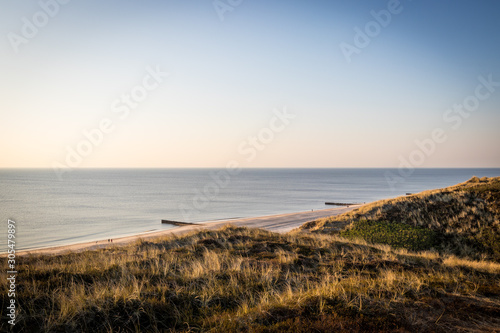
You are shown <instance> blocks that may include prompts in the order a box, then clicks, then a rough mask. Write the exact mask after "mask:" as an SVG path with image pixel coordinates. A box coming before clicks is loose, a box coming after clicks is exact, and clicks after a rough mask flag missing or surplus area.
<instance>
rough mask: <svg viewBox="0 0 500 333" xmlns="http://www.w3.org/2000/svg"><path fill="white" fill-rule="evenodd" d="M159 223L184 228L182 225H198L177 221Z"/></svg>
mask: <svg viewBox="0 0 500 333" xmlns="http://www.w3.org/2000/svg"><path fill="white" fill-rule="evenodd" d="M161 223H165V224H171V225H177V226H180V227H182V226H184V225H198V223H189V222H179V221H171V220H161Z"/></svg>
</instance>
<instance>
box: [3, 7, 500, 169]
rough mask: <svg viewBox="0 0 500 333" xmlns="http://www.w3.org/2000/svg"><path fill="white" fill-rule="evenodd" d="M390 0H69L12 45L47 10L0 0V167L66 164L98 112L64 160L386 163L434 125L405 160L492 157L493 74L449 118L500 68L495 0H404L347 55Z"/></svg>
mask: <svg viewBox="0 0 500 333" xmlns="http://www.w3.org/2000/svg"><path fill="white" fill-rule="evenodd" d="M52 1H56V0H52ZM393 1H394V0H393ZM42 2H43V3H50V2H51V1H48V0H46V1H42ZM389 2H390V1H379V0H377V1H370V2H364V3H349V2H345V1H344V2H342V1H341V2H335V3H333V2H331V1H323V0H316V1H310V2H307V3H306V2H304V1H298V0H297V1H295V0H293V1H285V0H278V1H273V2H272V4H270V3H268V2H266V1H264V0H254V1H249V0H244V1H243V2H242V3H241V4H240V5H238V6H235V7H234V8H233V10H232V11H228V12H226V13H225V14H224V20H223V21H221V20H220V17H219V15H218V13H217V12H216V10H215V9H214V7H213V5H212V1H190V2H189V3H187V2H186V1H178V0H177V1H174V0H170V1H153V0H151V1H143V2H138V1H131V0H126V1H117V0H114V1H106V2H105V3H103V2H99V1H95V0H90V1H85V2H76V1H70V2H68V3H67V4H64V5H59V8H58V11H57V13H55V14H54V15H53V17H50V18H49V20H48V22H47V24H46V25H44V26H43V27H40V28H39V29H38V32H37V33H36V34H35V36H34V37H32V38H28V39H27V40H28V42H27V43H23V44H20V45H18V52H16V51H15V50H14V48H13V46H12V43H11V40H9V37H8V36H9V34H12V33H15V34H17V35H22V29H23V24H24V23H23V22H24V21H23V18H28V19H29V20H32V17H33V15H34V14H36V13H37V12H40V11H42V10H43V9H42V8H41V5H40V3H39V2H38V1H23V2H22V3H21V2H15V1H9V2H5V3H4V4H3V8H2V9H3V10H2V12H1V13H0V22H2V23H1V24H0V28H1V30H0V35H2V36H3V38H1V39H0V50H1V53H0V58H1V60H2V61H0V72H1V73H2V75H1V76H0V116H1V120H2V121H1V122H0V155H1V156H2V158H1V159H0V168H52V167H53V166H54V163H56V164H57V163H59V164H63V165H64V164H68V163H67V159H68V150H67V149H68V147H69V149H72V150H75V151H76V150H77V147H78V145H82V142H83V141H85V140H87V141H88V140H89V139H88V138H86V136H85V134H84V132H85V131H92V130H93V129H96V128H100V127H102V125H101V122H102V121H103V120H109V121H111V124H108V127H107V130H109V131H108V133H104V134H103V136H102V138H101V137H94V138H93V139H94V140H97V141H98V143H97V144H92V146H91V152H90V153H89V154H88V155H87V156H83V157H82V158H81V161H78V163H75V165H74V167H75V168H76V167H78V168H215V167H217V168H222V167H225V166H226V165H227V163H228V162H230V161H237V162H238V163H239V166H241V167H244V168H281V167H290V168H346V167H354V168H369V167H373V168H383V167H390V168H396V167H398V166H400V164H401V158H403V159H406V160H408V159H411V156H412V154H413V157H415V156H417V155H415V154H416V153H414V151H415V150H418V149H420V148H418V145H417V143H416V142H427V141H426V140H428V139H429V138H431V137H432V133H433V131H434V130H435V129H437V128H440V129H443V131H444V133H445V135H446V140H444V142H442V143H436V144H435V147H431V148H432V149H431V150H432V151H431V152H430V153H429V154H426V155H425V157H424V159H423V160H422V163H419V165H415V167H421V168H435V167H440V168H441V167H453V168H466V167H471V168H472V167H481V168H498V167H500V152H499V151H500V150H499V149H498V143H499V142H500V131H499V130H498V126H499V124H500V112H499V111H500V86H498V87H496V89H495V90H494V91H492V92H491V93H490V94H489V96H488V97H487V98H484V100H480V102H479V105H478V107H477V109H476V110H475V111H473V112H468V113H467V114H468V115H467V116H463V117H461V118H460V120H456V118H453V119H455V120H451V118H450V114H448V117H446V114H447V110H448V109H451V108H452V107H453V106H454V105H455V104H460V103H463V102H464V101H465V100H466V99H467V98H469V97H470V96H473V95H474V94H476V91H477V89H478V85H480V84H481V82H483V81H481V79H479V78H480V77H482V78H486V79H487V78H488V77H489V76H491V78H492V79H493V81H494V82H500V35H499V34H498V33H497V32H498V31H500V3H498V2H496V1H488V0H483V1H478V2H474V3H473V2H470V1H451V0H445V1H440V2H439V3H437V2H434V1H431V0H424V1H418V2H416V1H408V0H406V1H405V0H401V1H400V5H399V6H400V8H401V12H400V13H399V14H397V15H393V16H392V18H391V21H390V23H389V24H388V25H387V26H386V27H382V28H381V30H380V33H379V34H378V35H377V36H375V37H373V38H372V39H371V41H370V43H369V45H367V46H366V47H364V48H362V49H361V50H360V52H359V54H354V55H352V59H351V60H352V61H351V62H350V63H349V62H348V61H347V60H346V58H345V56H344V54H343V53H342V51H341V48H340V47H339V45H340V44H341V43H342V42H346V43H351V44H353V39H354V36H355V30H354V28H355V27H364V26H365V24H367V22H370V21H371V20H373V19H374V18H373V16H372V15H371V14H370V12H371V11H372V10H373V11H376V12H378V11H380V10H384V9H387V8H388V3H389ZM10 36H12V35H10ZM155 71H157V72H158V71H159V72H161V73H160V74H158V73H157V74H156V78H155V74H153V75H152V74H151V73H152V72H155ZM163 72H168V75H166V74H165V75H164V74H162V73H163ZM138 86H139V87H142V88H137V87H138ZM134 89H135V90H136V91H146V94H147V96H146V97H145V98H144V99H143V100H141V101H140V102H137V105H136V106H134V107H129V108H128V110H127V111H125V109H124V108H123V107H124V106H125V105H127V104H126V102H123V101H122V96H123V94H130V93H131V91H133V90H134ZM480 92H481V93H483V94H484V93H486V92H489V91H488V90H487V88H484V87H483V88H482V89H480ZM116 101H118V104H117V102H116ZM120 107H122V108H121V109H120ZM284 109H286V110H287V111H286V112H288V113H289V114H290V115H293V118H292V117H291V116H290V118H289V119H285V120H282V119H281V118H280V119H278V120H273V118H275V117H277V116H276V112H283V111H282V110H284ZM126 112H128V113H127V115H126V116H125V113H126ZM451 115H452V116H457V114H456V113H453V114H451ZM278 118H279V117H278ZM458 121H460V123H459V124H458ZM453 125H457V126H456V127H457V128H453ZM111 127H112V129H111V130H110V129H109V128H111ZM104 128H106V126H104ZM273 128H274V129H273ZM263 131H264V132H265V133H264V132H263ZM270 131H271V132H272V138H270V137H269V135H270V133H271V132H270ZM259 135H260V137H261V138H264V139H266V140H267V141H266V142H265V143H263V142H258V143H257V144H256V145H253V144H252V140H253V139H252V138H254V137H257V138H258V137H259ZM97 141H96V142H97ZM83 145H84V144H83ZM82 147H83V146H82ZM84 148H85V147H84ZM87 148H88V147H87ZM429 149H430V148H429ZM250 151H253V152H254V153H255V154H253V153H251V152H250ZM71 167H73V166H71Z"/></svg>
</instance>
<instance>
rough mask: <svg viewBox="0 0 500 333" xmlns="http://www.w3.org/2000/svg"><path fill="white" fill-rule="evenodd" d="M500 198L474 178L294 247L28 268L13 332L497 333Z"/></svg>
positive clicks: (83, 256)
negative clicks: (446, 332) (445, 332)
mask: <svg viewBox="0 0 500 333" xmlns="http://www.w3.org/2000/svg"><path fill="white" fill-rule="evenodd" d="M499 198H500V178H490V179H477V178H473V179H471V180H470V181H468V182H466V183H463V184H459V185H457V186H453V187H450V188H446V189H440V190H433V191H426V192H422V193H419V194H415V195H411V196H406V197H401V198H396V199H392V200H384V201H379V202H375V203H373V204H370V205H365V206H363V207H361V208H359V209H357V210H355V211H352V212H350V213H346V214H343V215H340V216H337V217H332V218H328V219H322V220H318V221H313V222H310V223H307V224H306V225H304V226H303V227H302V228H301V230H298V231H294V232H291V233H288V234H277V233H272V232H268V231H264V230H259V229H248V228H241V227H238V228H237V227H224V228H222V229H219V230H205V231H199V232H195V233H192V234H188V235H185V236H182V237H176V236H169V237H164V238H158V239H155V240H154V241H140V242H138V243H136V244H132V245H128V246H120V247H118V246H117V247H112V248H107V249H101V250H95V251H86V252H82V253H71V254H66V255H57V256H42V255H32V256H24V257H19V258H18V269H19V275H18V277H17V288H18V295H17V304H18V305H19V307H20V311H19V313H18V318H17V324H16V326H15V327H14V329H13V331H15V332H442V331H456V332H470V331H473V332H494V331H497V332H500V261H499V258H500V250H499V248H498V246H499V244H500V238H499V216H500V213H499V212H500V209H499V207H500V206H499V201H500V200H499ZM6 271H7V266H6V262H5V260H4V261H2V268H1V272H0V281H1V282H0V285H1V286H0V287H1V288H3V290H6V289H7V280H6V276H5V272H6ZM8 302H9V299H8V298H7V293H2V297H1V299H0V303H1V304H0V313H1V315H2V318H3V319H4V320H2V321H1V323H0V331H2V332H3V331H8V330H9V329H10V327H9V324H8V323H7V320H5V318H6V307H7V305H8Z"/></svg>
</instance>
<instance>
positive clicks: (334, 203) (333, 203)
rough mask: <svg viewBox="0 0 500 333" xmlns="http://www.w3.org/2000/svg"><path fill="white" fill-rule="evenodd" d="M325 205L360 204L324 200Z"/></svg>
mask: <svg viewBox="0 0 500 333" xmlns="http://www.w3.org/2000/svg"><path fill="white" fill-rule="evenodd" d="M325 205H331V206H348V207H349V206H354V205H361V204H360V203H345V202H325Z"/></svg>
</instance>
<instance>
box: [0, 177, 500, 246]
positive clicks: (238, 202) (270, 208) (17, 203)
mask: <svg viewBox="0 0 500 333" xmlns="http://www.w3.org/2000/svg"><path fill="white" fill-rule="evenodd" d="M224 172H225V170H222V169H93V170H88V169H87V170H75V171H72V172H69V173H67V174H65V178H64V180H62V181H60V180H58V179H57V177H56V175H55V174H54V172H53V171H52V170H40V169H36V170H7V169H3V170H0V181H1V184H2V186H1V191H0V202H1V208H0V213H1V219H2V221H3V223H2V225H3V228H4V232H3V233H2V234H3V235H4V236H3V237H1V238H0V252H6V250H7V246H6V243H7V237H6V235H7V219H12V220H14V221H16V225H17V233H16V246H17V249H18V250H21V249H29V248H37V247H46V246H54V245H64V244H69V243H77V242H84V241H90V240H101V239H107V238H111V237H118V236H125V235H131V234H137V233H142V232H147V231H153V230H162V229H169V228H172V227H171V226H168V225H162V224H161V223H160V220H161V219H170V220H179V221H190V222H199V221H208V220H217V219H230V218H236V217H251V216H260V215H269V214H279V213H288V212H297V211H307V210H311V209H315V210H316V209H321V208H331V206H325V205H324V203H325V201H335V202H370V201H374V200H378V199H384V198H390V197H395V196H399V195H404V194H405V193H406V192H419V191H423V190H428V189H433V188H440V187H445V186H450V185H454V184H456V183H459V182H463V181H465V180H467V179H469V178H471V177H472V176H474V175H475V176H479V177H482V176H500V169H417V170H415V172H414V173H413V174H412V175H411V176H410V177H408V178H405V179H404V181H400V182H398V183H397V184H393V187H391V186H390V185H389V183H388V182H387V180H386V177H385V174H386V173H387V172H392V173H393V174H397V170H396V169H244V170H242V171H241V172H240V173H239V174H237V175H233V176H231V177H230V178H229V179H228V177H227V176H226V175H221V173H224ZM400 180H403V179H400Z"/></svg>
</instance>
